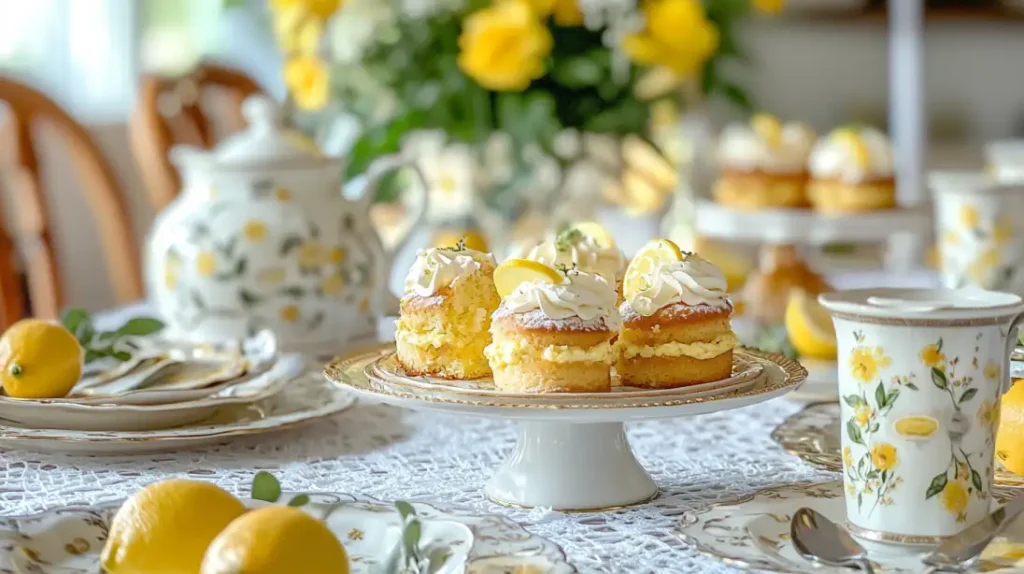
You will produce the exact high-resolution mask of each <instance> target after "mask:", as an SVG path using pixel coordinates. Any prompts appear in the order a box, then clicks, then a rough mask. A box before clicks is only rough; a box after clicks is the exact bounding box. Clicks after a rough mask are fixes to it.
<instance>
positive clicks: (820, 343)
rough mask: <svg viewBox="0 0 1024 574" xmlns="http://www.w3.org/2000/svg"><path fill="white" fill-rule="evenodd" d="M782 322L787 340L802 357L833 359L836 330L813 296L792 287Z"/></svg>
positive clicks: (834, 355) (830, 318)
mask: <svg viewBox="0 0 1024 574" xmlns="http://www.w3.org/2000/svg"><path fill="white" fill-rule="evenodd" d="M785 324H786V332H787V333H788V334H789V342H790V343H791V344H792V345H793V348H794V349H796V351H797V353H800V356H801V357H807V358H811V359H822V360H835V358H836V330H835V327H834V326H833V325H832V317H830V316H829V314H828V312H827V311H825V309H824V307H822V306H821V305H820V304H819V303H818V299H817V298H816V297H814V296H813V295H810V294H808V293H807V292H806V291H804V290H802V289H793V290H791V291H790V292H789V302H788V303H787V304H786V315H785Z"/></svg>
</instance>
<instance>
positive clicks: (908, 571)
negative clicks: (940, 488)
mask: <svg viewBox="0 0 1024 574" xmlns="http://www.w3.org/2000/svg"><path fill="white" fill-rule="evenodd" d="M995 494H996V497H997V498H1000V495H1001V494H1002V495H1003V496H1002V497H1001V498H1002V499H1001V500H1000V501H999V503H1000V504H1001V503H1002V502H1004V501H1005V500H1006V496H1005V495H1006V491H1003V492H1002V493H1000V492H996V493H995ZM801 507H808V508H813V509H814V510H817V511H818V512H820V513H822V514H824V515H825V516H826V517H828V518H829V519H831V520H833V521H835V522H836V523H838V524H842V523H843V522H844V521H845V519H846V502H845V500H844V498H843V484H842V482H839V481H834V482H822V483H815V484H788V485H784V486H776V487H772V488H766V489H763V490H759V491H757V492H755V493H753V494H748V495H746V496H742V497H740V498H736V499H733V500H729V501H725V502H719V503H716V504H712V505H709V506H706V507H704V508H701V509H698V510H693V511H690V512H687V513H686V514H684V515H683V517H682V520H681V521H680V523H679V526H678V527H677V528H676V532H675V534H676V536H677V537H679V538H680V539H681V540H682V541H683V542H685V543H687V544H689V545H691V546H693V547H694V548H695V549H696V550H697V551H698V552H700V553H702V554H704V555H706V556H710V557H712V558H717V559H719V560H721V561H723V562H725V563H726V564H729V565H730V566H734V567H736V568H741V569H745V570H757V571H764V572H781V573H786V574H790V573H792V574H803V573H805V572H812V571H813V572H822V573H824V574H849V573H850V572H853V570H850V569H848V568H835V567H815V566H813V565H812V564H811V563H810V562H808V561H806V560H804V559H803V558H801V557H800V555H799V554H797V552H796V550H795V549H794V548H793V544H792V542H791V541H790V538H789V523H790V520H792V518H793V513H794V512H796V510H797V509H799V508H801ZM1020 530H1024V529H1022V528H1020V527H1019V526H1018V525H1016V524H1015V525H1013V526H1011V531H1010V532H1008V533H1007V534H1006V535H1005V536H1004V537H1002V538H999V539H997V540H996V541H995V542H993V544H992V545H991V546H989V548H988V549H987V550H986V551H985V553H984V554H983V555H982V556H983V559H982V560H981V562H980V563H979V564H978V565H977V567H976V569H975V570H972V571H977V572H1006V573H1010V572H1020V571H1021V570H1020V567H1021V566H1024V561H1022V562H1021V563H1020V564H1019V565H1018V564H1017V559H1016V558H1014V556H1015V555H1016V556H1020V555H1021V553H1020V548H1021V547H1022V546H1024V545H1021V544H1014V543H1013V542H1011V540H1021V539H1024V536H1022V534H1024V533H1022V532H1018V531H1020ZM924 554H927V552H924V553H921V551H920V550H918V551H913V550H908V549H904V548H902V547H898V546H888V547H885V548H884V550H883V552H882V553H879V552H878V551H872V549H871V548H868V556H869V558H871V560H872V562H873V563H874V566H875V571H876V572H878V573H879V574H882V573H886V574H918V573H919V572H921V571H922V570H923V569H924V565H923V564H922V563H921V558H922V557H923V556H924ZM1004 556H1005V558H1004Z"/></svg>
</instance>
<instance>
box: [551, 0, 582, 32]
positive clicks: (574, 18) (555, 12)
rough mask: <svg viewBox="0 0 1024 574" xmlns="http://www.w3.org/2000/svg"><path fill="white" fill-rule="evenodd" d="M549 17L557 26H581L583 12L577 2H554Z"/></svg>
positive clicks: (574, 0) (576, 0)
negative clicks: (551, 17)
mask: <svg viewBox="0 0 1024 574" xmlns="http://www.w3.org/2000/svg"><path fill="white" fill-rule="evenodd" d="M551 15H552V16H553V17H554V18H555V24H558V25H559V26H564V27H566V28H569V27H572V26H582V25H583V12H582V11H581V10H580V5H579V2H578V0H555V5H554V8H552V14H551Z"/></svg>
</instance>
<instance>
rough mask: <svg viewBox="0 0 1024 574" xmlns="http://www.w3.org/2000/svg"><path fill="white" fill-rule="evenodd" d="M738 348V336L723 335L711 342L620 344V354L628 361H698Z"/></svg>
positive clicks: (731, 334)
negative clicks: (690, 359) (636, 359)
mask: <svg viewBox="0 0 1024 574" xmlns="http://www.w3.org/2000/svg"><path fill="white" fill-rule="evenodd" d="M735 347H736V335H735V334H733V333H722V334H721V335H717V336H716V337H715V338H714V339H711V340H710V341H701V342H698V343H675V342H673V343H662V344H660V345H631V344H629V343H622V342H620V344H619V349H620V353H621V354H622V356H624V357H625V358H627V359H632V358H635V357H643V358H645V359H649V358H651V357H691V358H694V359H697V360H704V359H713V358H715V357H717V356H719V355H721V354H722V353H726V352H728V351H730V350H731V349H734V348H735Z"/></svg>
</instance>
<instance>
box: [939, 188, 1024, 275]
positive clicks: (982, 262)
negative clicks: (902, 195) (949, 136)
mask: <svg viewBox="0 0 1024 574" xmlns="http://www.w3.org/2000/svg"><path fill="white" fill-rule="evenodd" d="M931 185H932V188H933V190H934V193H935V222H936V228H937V229H936V230H937V233H938V239H939V256H940V258H939V265H940V268H941V271H942V284H943V285H944V286H945V287H949V288H958V287H965V286H968V285H972V286H975V287H981V288H983V289H991V290H994V291H1009V292H1011V293H1017V294H1019V295H1024V221H1021V217H1020V214H1021V213H1024V183H1006V182H999V181H997V180H996V179H994V178H993V177H991V176H989V175H986V174H980V173H962V174H956V173H938V174H933V175H932V177H931Z"/></svg>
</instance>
